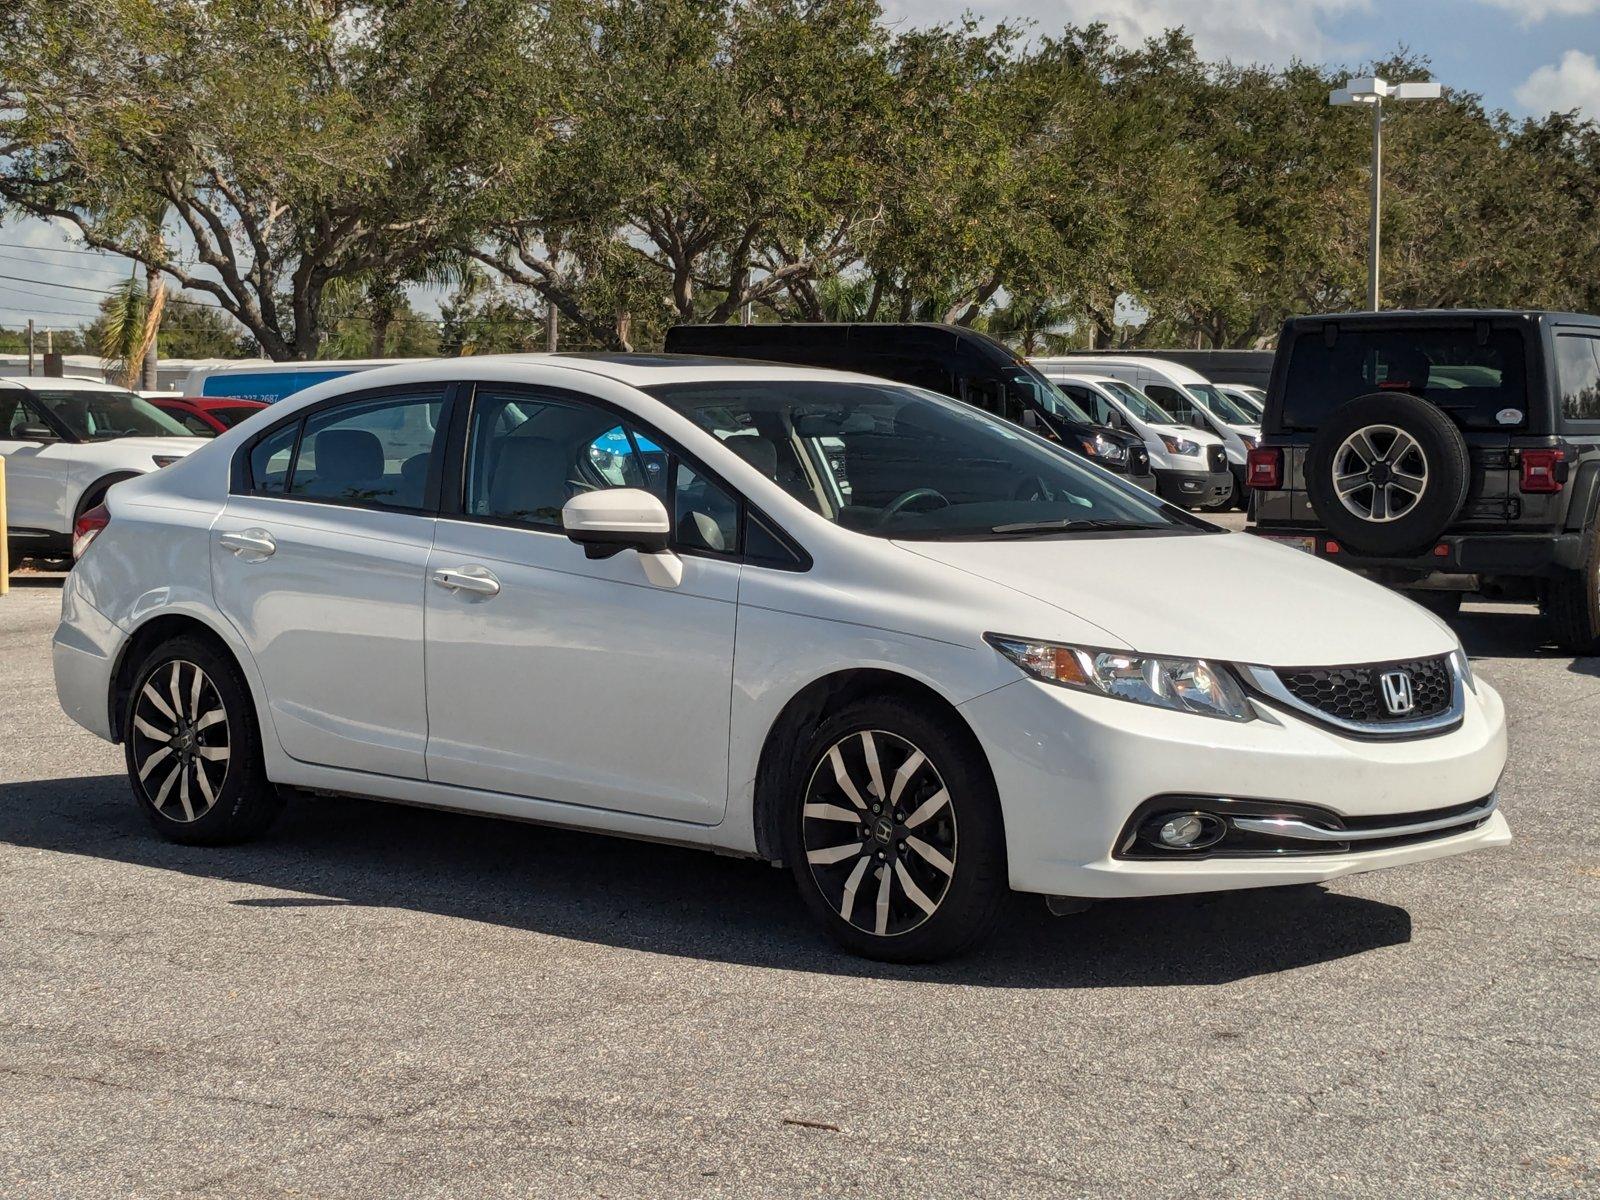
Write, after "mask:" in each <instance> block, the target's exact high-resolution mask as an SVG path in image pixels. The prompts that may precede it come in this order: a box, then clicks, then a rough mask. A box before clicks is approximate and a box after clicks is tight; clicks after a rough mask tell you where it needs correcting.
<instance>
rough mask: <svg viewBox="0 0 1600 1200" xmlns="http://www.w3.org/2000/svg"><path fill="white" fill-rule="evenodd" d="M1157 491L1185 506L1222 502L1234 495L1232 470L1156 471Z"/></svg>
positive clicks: (1164, 497)
mask: <svg viewBox="0 0 1600 1200" xmlns="http://www.w3.org/2000/svg"><path fill="white" fill-rule="evenodd" d="M1156 491H1157V493H1158V494H1159V495H1160V497H1161V498H1162V499H1163V500H1166V501H1169V502H1170V503H1172V504H1177V505H1180V506H1183V507H1186V508H1187V507H1193V506H1195V505H1212V504H1221V503H1222V502H1223V501H1224V500H1226V499H1227V498H1228V497H1229V496H1231V495H1233V474H1232V472H1230V471H1176V470H1170V469H1166V470H1159V469H1158V470H1157V471H1156Z"/></svg>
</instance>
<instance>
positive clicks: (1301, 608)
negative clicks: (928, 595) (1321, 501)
mask: <svg viewBox="0 0 1600 1200" xmlns="http://www.w3.org/2000/svg"><path fill="white" fill-rule="evenodd" d="M897 544H898V545H899V546H901V547H902V548H903V549H906V550H909V551H911V552H913V553H915V554H919V555H922V556H923V557H925V558H929V559H932V560H934V561H935V562H939V563H943V564H945V565H946V566H949V567H953V568H955V569H957V570H961V571H965V572H967V573H969V574H972V575H976V576H978V577H980V578H983V579H986V580H989V581H990V582H991V583H993V584H995V585H996V586H998V587H1002V588H1007V589H1011V590H1013V591H1015V592H1020V593H1023V594H1025V595H1027V596H1030V597H1032V598H1033V599H1035V600H1039V601H1043V602H1044V603H1046V604H1050V605H1053V606H1054V607H1056V608H1059V609H1061V610H1063V611H1064V612H1067V613H1070V614H1072V615H1073V616H1075V617H1077V618H1079V619H1080V620H1083V621H1088V622H1090V623H1092V624H1094V625H1097V626H1099V627H1100V628H1101V629H1104V630H1106V631H1107V632H1108V633H1111V634H1114V635H1115V636H1116V637H1117V638H1120V639H1121V640H1122V641H1123V643H1124V644H1125V645H1126V646H1128V647H1131V648H1132V649H1135V650H1142V651H1146V652H1149V653H1157V654H1170V655H1174V656H1177V655H1185V656H1194V657H1205V658H1212V659H1219V660H1223V661H1227V662H1241V663H1260V664H1264V665H1268V666H1278V667H1288V666H1334V665H1339V664H1347V663H1369V662H1385V661H1392V660H1395V659H1403V658H1413V657H1420V656H1423V655H1430V654H1445V653H1448V652H1450V651H1452V650H1454V649H1455V648H1456V647H1457V645H1459V643H1458V641H1457V639H1456V637H1455V635H1454V634H1453V633H1451V632H1450V630H1449V628H1448V627H1447V626H1445V625H1444V624H1443V623H1442V622H1441V621H1439V620H1438V619H1437V618H1436V617H1434V616H1432V615H1431V614H1429V613H1428V612H1427V611H1425V610H1424V609H1423V608H1422V607H1421V606H1419V605H1417V604H1414V603H1412V602H1411V601H1410V600H1407V599H1405V598H1404V597H1403V596H1399V595H1397V594H1395V593H1394V592H1391V591H1388V590H1387V589H1385V588H1382V587H1379V586H1378V585H1377V584H1375V583H1370V582H1368V581H1367V580H1365V579H1362V578H1361V577H1360V576H1358V575H1355V574H1352V573H1351V572H1349V571H1346V570H1345V569H1344V568H1342V567H1337V566H1334V565H1333V564H1332V563H1328V562H1324V561H1322V560H1320V559H1317V558H1313V557H1312V556H1311V555H1309V554H1304V553H1302V552H1300V551H1298V550H1292V549H1289V548H1288V547H1285V546H1279V545H1276V544H1274V543H1272V542H1267V541H1263V540H1262V539H1260V538H1257V537H1255V536H1253V535H1250V534H1235V533H1227V534H1224V533H1215V534H1193V535H1177V536H1172V537H1159V536H1157V537H1143V536H1133V537H1119V536H1112V535H1092V534H1091V535H1085V536H1082V537H1071V538H1054V539H1051V538H1038V539H1031V540H1018V541H1001V542H960V541H951V542H934V541H902V542H899V543H897ZM1010 608H1014V606H1013V605H1008V604H1006V603H1005V602H1004V601H1003V600H1000V599H999V598H997V603H996V605H995V612H996V613H997V614H1001V613H1004V612H1006V611H1007V610H1008V609H1010ZM1002 619H1003V618H1002ZM993 632H996V633H1009V634H1015V635H1017V636H1020V637H1038V638H1046V639H1048V638H1050V637H1052V636H1053V635H1052V633H1051V631H1050V630H1049V629H995V630H993Z"/></svg>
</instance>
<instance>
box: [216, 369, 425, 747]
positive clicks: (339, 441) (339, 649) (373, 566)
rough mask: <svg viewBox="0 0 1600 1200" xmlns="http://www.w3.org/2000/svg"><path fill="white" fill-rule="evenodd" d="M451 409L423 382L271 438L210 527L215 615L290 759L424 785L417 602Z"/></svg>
mask: <svg viewBox="0 0 1600 1200" xmlns="http://www.w3.org/2000/svg"><path fill="white" fill-rule="evenodd" d="M445 409H446V389H445V388H444V387H443V386H442V385H423V386H418V387H412V388H400V389H388V390H384V391H380V392H367V393H360V394H358V395H355V396H346V397H340V398H339V399H338V400H336V401H330V402H329V403H327V404H325V405H319V406H317V407H316V408H315V409H312V410H310V411H309V412H307V413H304V414H301V415H300V416H298V417H297V418H296V419H294V420H291V421H289V422H287V423H284V424H279V425H277V426H275V427H273V428H271V429H269V430H268V431H266V432H265V433H264V434H263V435H261V436H260V437H258V438H257V439H255V440H254V441H253V442H252V443H250V445H249V449H248V467H247V468H246V469H244V470H242V471H240V472H238V473H236V485H235V491H234V492H233V494H231V495H230V496H229V498H228V503H227V506H226V507H225V508H224V510H223V512H222V514H221V516H220V517H219V518H218V519H217V521H216V523H215V525H214V526H213V527H212V533H211V575H212V585H213V588H214V590H215V594H216V600H217V604H218V607H219V608H220V609H221V610H222V612H223V613H224V614H225V615H226V616H227V618H228V619H229V620H230V621H231V622H232V623H233V624H234V626H235V627H236V628H237V629H238V630H239V632H240V634H241V635H242V636H243V638H244V641H245V643H246V645H247V646H248V647H249V650H250V653H251V655H252V656H253V657H254V659H255V662H256V666H257V668H258V670H259V671H260V674H261V678H262V681H263V683H264V684H265V687H266V692H267V702H268V707H269V709H270V710H271V714H272V721H273V725H274V727H275V728H276V731H277V736H278V739H279V741H280V743H281V744H282V746H283V749H284V751H285V752H286V753H288V754H289V755H290V757H292V758H295V759H298V760H300V761H302V762H307V763H315V764H318V765H322V766H330V767H342V768H345V769H349V770H355V771H364V772H369V773H372V774H377V775H391V776H398V777H401V778H408V779H424V778H426V777H427V776H426V770H425V764H424V754H425V751H426V746H427V736H428V726H427V705H426V698H425V693H424V680H423V609H422V602H423V587H424V579H425V571H426V568H427V561H428V551H429V549H430V547H431V546H432V543H433V531H434V525H435V516H434V511H435V509H436V507H437V494H438V473H439V464H440V462H441V459H442V441H443V430H444V428H445ZM240 476H242V478H239V477H240Z"/></svg>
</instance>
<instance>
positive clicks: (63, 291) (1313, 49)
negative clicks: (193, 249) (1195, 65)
mask: <svg viewBox="0 0 1600 1200" xmlns="http://www.w3.org/2000/svg"><path fill="white" fill-rule="evenodd" d="M884 7H885V10H886V15H887V17H888V19H889V20H891V21H897V22H907V23H910V24H925V23H931V22H937V21H948V20H955V19H957V18H959V17H960V15H961V14H962V12H963V11H971V12H972V13H974V14H975V15H977V16H979V17H980V18H983V19H987V20H997V19H1015V18H1026V19H1030V20H1032V21H1033V22H1034V23H1035V26H1036V28H1038V29H1039V30H1041V31H1048V30H1050V29H1051V28H1053V27H1059V26H1061V25H1063V24H1066V23H1068V22H1072V23H1078V24H1083V23H1087V22H1090V21H1104V22H1105V23H1107V24H1108V25H1109V26H1110V27H1111V28H1112V30H1113V31H1114V32H1115V33H1116V34H1118V35H1119V36H1120V37H1122V38H1123V39H1124V40H1127V41H1138V40H1141V39H1143V38H1145V37H1150V36H1154V35H1156V34H1158V33H1160V32H1161V31H1162V30H1163V29H1166V28H1170V27H1172V26H1175V25H1182V26H1184V27H1186V28H1187V29H1189V30H1190V31H1191V33H1193V34H1194V37H1195V41H1196V44H1197V45H1198V46H1199V49H1200V51H1201V53H1202V54H1204V55H1206V56H1207V57H1211V58H1231V59H1234V60H1235V61H1240V62H1244V61H1250V62H1265V63H1272V64H1282V63H1286V62H1288V61H1290V60H1291V59H1294V58H1302V59H1309V60H1312V61H1315V62H1324V63H1338V64H1347V65H1351V66H1357V65H1359V64H1360V63H1361V62H1363V61H1364V60H1367V59H1370V58H1373V57H1382V56H1384V55H1386V54H1388V53H1390V52H1391V51H1393V50H1394V49H1395V48H1396V47H1398V46H1405V47H1407V48H1409V49H1411V50H1412V51H1414V52H1416V53H1419V54H1422V55H1425V56H1426V57H1427V58H1429V59H1431V60H1432V63H1433V69H1434V74H1435V76H1436V77H1437V78H1438V79H1440V80H1442V81H1443V82H1444V83H1445V84H1447V85H1449V86H1452V87H1458V88H1465V89H1467V90H1469V91H1474V92H1479V93H1481V94H1482V95H1483V97H1484V100H1485V102H1486V103H1487V104H1488V105H1489V106H1490V107H1491V108H1503V109H1505V110H1507V111H1508V112H1511V113H1512V114H1513V115H1516V116H1525V115H1530V114H1535V113H1542V112H1547V111H1549V110H1551V109H1568V108H1577V109H1580V110H1582V111H1583V112H1585V113H1586V115H1588V116H1591V117H1594V118H1595V119H1597V120H1600V63H1597V61H1596V60H1597V57H1600V0H1121V2H1120V3H1106V2H1104V0H884ZM74 245H76V243H75V242H74V241H73V240H72V239H71V238H70V237H69V236H68V235H67V234H66V233H65V232H63V231H60V230H58V229H56V228H55V227H53V226H51V225H48V224H46V223H44V222H40V221H31V220H8V221H6V222H5V223H4V224H0V325H4V326H8V327H11V328H15V327H17V326H18V325H20V324H22V323H23V321H25V320H26V318H27V317H28V316H30V315H32V316H34V317H35V318H36V320H37V322H38V325H39V327H40V328H41V329H42V328H44V327H45V326H46V325H54V326H55V327H56V328H70V327H72V326H75V325H77V324H80V323H81V322H82V321H86V320H89V319H90V318H92V317H93V315H94V311H95V306H96V303H97V296H96V295H95V294H94V293H93V292H91V291H81V290H70V289H72V288H106V287H108V286H110V284H111V283H112V282H114V281H115V280H116V279H117V278H119V277H121V276H123V275H125V274H126V273H127V264H126V263H123V262H120V260H117V259H113V258H109V257H90V256H86V255H82V254H72V253H66V252H64V250H65V249H66V248H68V247H72V246H74ZM62 285H69V286H62ZM415 301H416V303H417V304H418V307H419V308H422V309H423V310H425V311H430V312H432V311H436V309H437V305H438V301H439V296H438V294H437V293H436V292H419V293H418V294H417V295H416V297H415Z"/></svg>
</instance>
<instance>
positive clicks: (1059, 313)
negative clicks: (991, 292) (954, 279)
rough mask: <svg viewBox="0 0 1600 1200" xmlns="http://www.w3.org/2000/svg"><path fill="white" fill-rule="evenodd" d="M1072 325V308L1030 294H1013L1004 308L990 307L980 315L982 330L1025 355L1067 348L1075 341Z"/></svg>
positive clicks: (1057, 301)
mask: <svg viewBox="0 0 1600 1200" xmlns="http://www.w3.org/2000/svg"><path fill="white" fill-rule="evenodd" d="M1072 324H1073V321H1072V310H1071V309H1070V308H1068V307H1067V305H1065V304H1063V303H1062V302H1061V301H1059V300H1044V299H1039V298H1037V297H1033V296H1012V297H1010V299H1009V300H1008V301H1007V302H1006V304H1005V306H1004V307H1001V308H994V309H991V310H990V311H989V312H987V313H985V314H984V315H983V317H982V318H980V326H981V328H982V329H983V331H984V332H985V333H988V334H990V335H991V336H993V337H997V338H999V339H1000V340H1001V341H1003V342H1008V343H1010V344H1011V345H1013V346H1015V347H1016V348H1017V349H1018V350H1019V351H1021V352H1022V355H1023V357H1024V358H1032V357H1033V356H1034V355H1037V354H1060V353H1061V352H1062V351H1064V350H1067V349H1069V348H1070V347H1071V346H1072V344H1073V341H1074V337H1073V331H1072V329H1071V328H1070V327H1071V325H1072Z"/></svg>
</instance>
